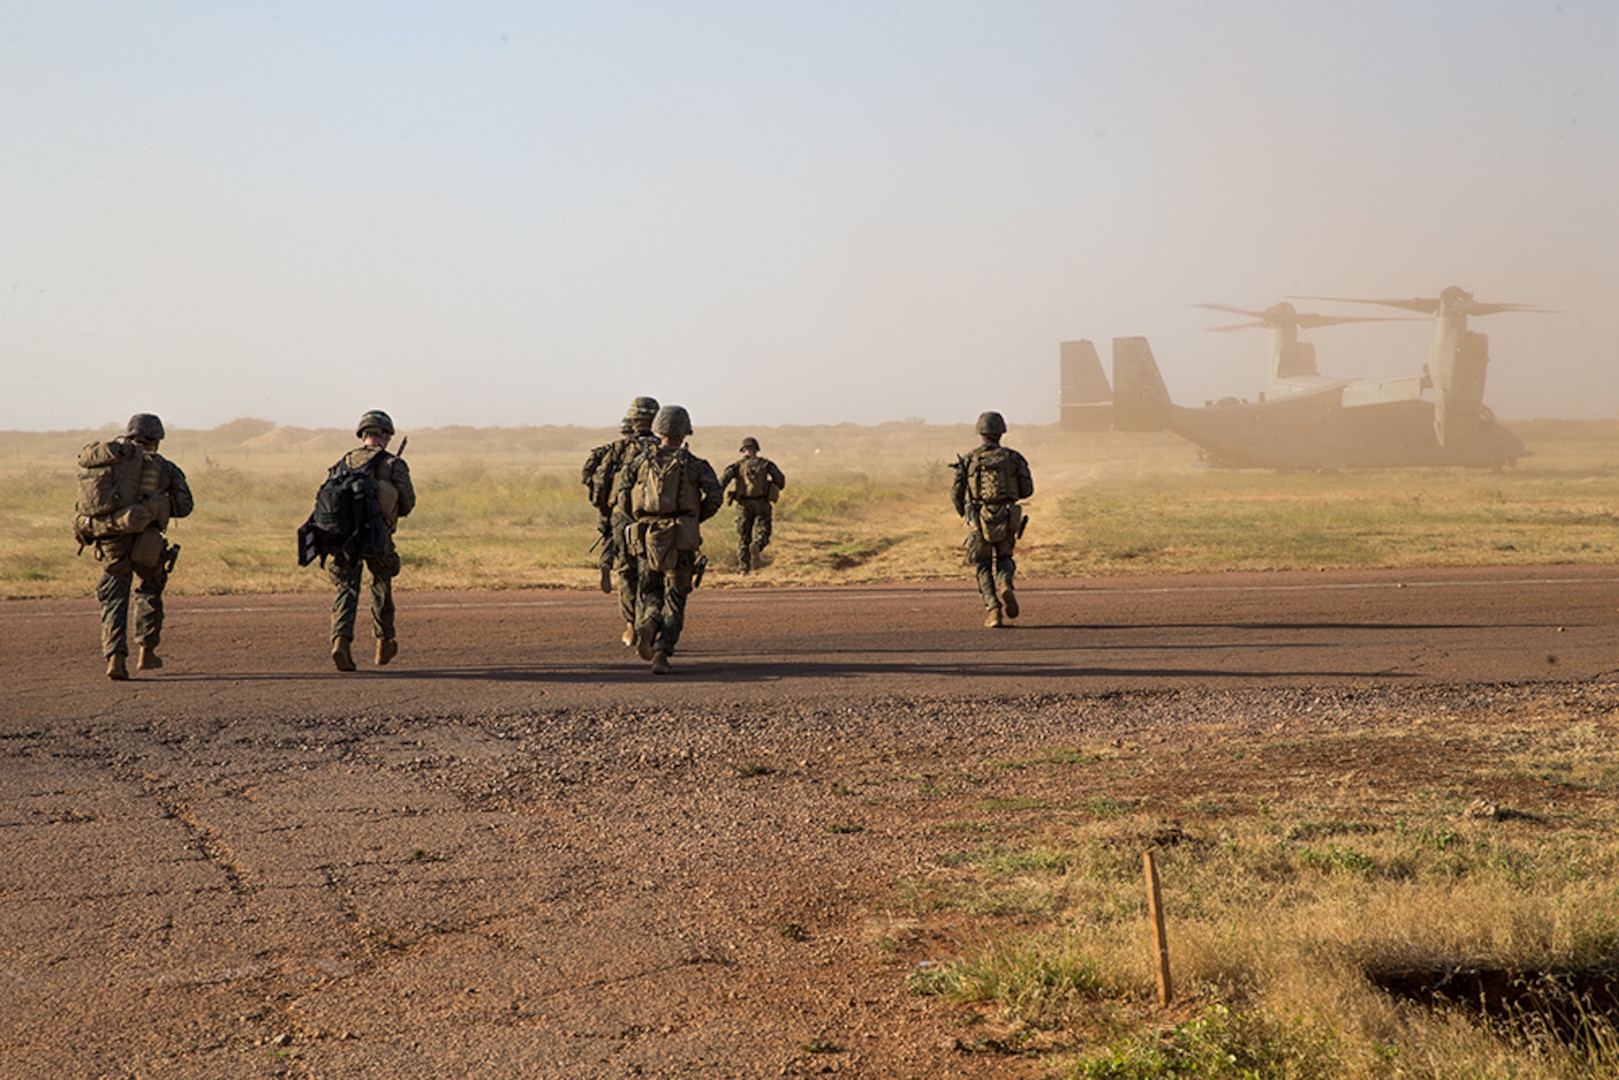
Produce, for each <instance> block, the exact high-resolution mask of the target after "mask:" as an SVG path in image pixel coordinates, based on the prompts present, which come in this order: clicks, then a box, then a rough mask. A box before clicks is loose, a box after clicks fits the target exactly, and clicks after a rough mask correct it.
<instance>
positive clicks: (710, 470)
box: [695, 458, 730, 521]
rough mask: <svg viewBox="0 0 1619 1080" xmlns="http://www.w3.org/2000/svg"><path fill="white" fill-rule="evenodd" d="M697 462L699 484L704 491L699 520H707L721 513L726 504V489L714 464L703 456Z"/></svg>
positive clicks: (698, 515)
mask: <svg viewBox="0 0 1619 1080" xmlns="http://www.w3.org/2000/svg"><path fill="white" fill-rule="evenodd" d="M695 464H696V466H697V486H698V487H699V488H700V489H702V492H703V505H702V508H701V509H699V510H698V511H697V520H698V521H707V520H708V519H709V518H711V517H713V516H714V515H715V514H717V513H719V512H720V507H721V506H723V505H724V504H725V489H724V488H723V487H721V486H720V482H719V478H718V477H716V476H715V475H714V466H712V465H710V464H709V463H708V462H706V461H704V460H703V459H702V458H698V459H697V461H696V462H695ZM726 472H727V473H729V472H730V470H729V469H727V470H726Z"/></svg>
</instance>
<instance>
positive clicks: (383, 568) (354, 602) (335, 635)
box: [326, 411, 416, 671]
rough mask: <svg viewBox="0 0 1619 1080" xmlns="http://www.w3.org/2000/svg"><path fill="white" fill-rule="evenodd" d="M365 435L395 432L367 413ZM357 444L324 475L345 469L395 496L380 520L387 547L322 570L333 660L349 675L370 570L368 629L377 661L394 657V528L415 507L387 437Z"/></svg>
mask: <svg viewBox="0 0 1619 1080" xmlns="http://www.w3.org/2000/svg"><path fill="white" fill-rule="evenodd" d="M368 432H381V433H383V434H385V435H387V436H390V437H391V436H392V435H393V433H394V427H393V421H392V420H391V419H389V417H388V414H387V413H385V412H380V411H372V412H368V413H366V414H365V415H364V416H362V417H361V418H360V425H359V430H358V431H356V432H355V434H356V435H357V436H359V437H361V438H365V437H366V435H367V433H368ZM374 441H375V439H374V438H373V439H372V440H369V441H368V445H364V446H358V447H356V448H355V449H353V450H350V451H349V452H348V453H346V454H344V455H343V456H342V458H340V459H339V460H338V462H337V464H335V465H333V466H332V467H331V469H330V470H329V471H328V473H327V475H328V476H330V475H333V474H335V473H337V472H339V471H341V470H342V469H344V468H348V469H353V470H357V471H362V472H364V473H366V474H367V475H368V476H370V477H371V478H372V479H373V480H376V481H377V482H378V484H391V485H393V487H394V489H395V491H396V492H397V494H398V498H397V501H396V502H395V503H394V506H393V510H392V512H391V513H390V512H389V510H388V506H387V504H386V502H385V503H384V506H383V520H384V521H385V522H386V524H387V526H388V547H387V550H386V551H382V552H379V553H377V554H374V555H363V556H362V555H360V554H358V553H357V552H341V553H339V554H337V555H334V556H332V560H331V563H330V564H329V565H328V566H327V568H326V572H327V574H328V575H329V576H330V578H331V581H332V584H333V585H334V586H335V587H336V588H337V595H336V597H334V598H333V600H332V660H333V662H335V663H336V664H337V667H338V670H340V671H353V670H354V661H353V658H352V657H351V655H350V653H349V645H350V643H351V642H353V640H354V623H355V620H356V618H357V617H358V615H359V610H360V582H361V577H362V574H363V571H364V570H366V569H369V570H370V571H371V590H370V591H371V629H372V631H373V632H374V633H375V635H376V638H377V657H376V659H377V663H378V664H386V663H388V661H390V660H392V659H393V658H394V656H395V655H396V654H397V653H398V643H397V638H398V635H397V634H396V633H395V630H394V591H393V579H394V578H395V577H397V576H398V575H399V552H398V551H397V550H395V548H394V543H393V534H394V530H395V529H396V528H397V527H398V525H399V519H400V518H402V517H407V516H409V514H410V512H411V511H412V510H414V509H416V489H415V487H414V486H413V485H412V484H411V482H410V466H409V465H406V464H405V459H404V458H401V457H396V456H395V455H393V454H390V453H388V451H387V439H383V440H382V445H370V444H369V442H374Z"/></svg>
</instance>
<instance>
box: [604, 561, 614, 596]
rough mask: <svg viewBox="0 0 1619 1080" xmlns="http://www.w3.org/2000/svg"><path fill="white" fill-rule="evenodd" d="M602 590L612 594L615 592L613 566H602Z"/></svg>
mask: <svg viewBox="0 0 1619 1080" xmlns="http://www.w3.org/2000/svg"><path fill="white" fill-rule="evenodd" d="M602 592H604V593H607V594H608V595H612V592H613V568H612V567H611V566H604V567H602Z"/></svg>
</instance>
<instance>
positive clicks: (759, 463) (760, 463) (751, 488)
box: [736, 456, 770, 499]
mask: <svg viewBox="0 0 1619 1080" xmlns="http://www.w3.org/2000/svg"><path fill="white" fill-rule="evenodd" d="M736 494H737V498H739V499H758V498H762V497H764V496H766V495H769V494H770V462H768V461H766V460H765V459H764V458H762V457H757V456H755V457H745V458H743V459H742V460H741V461H738V462H737V463H736Z"/></svg>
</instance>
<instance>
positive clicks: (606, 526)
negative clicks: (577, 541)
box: [586, 518, 613, 555]
mask: <svg viewBox="0 0 1619 1080" xmlns="http://www.w3.org/2000/svg"><path fill="white" fill-rule="evenodd" d="M603 543H605V544H606V545H607V549H606V550H607V554H609V555H611V554H612V553H613V526H612V525H611V524H610V523H609V522H608V521H607V520H606V519H605V518H604V519H602V520H599V521H597V522H596V542H595V543H594V544H591V545H590V547H589V548H587V549H586V554H588V553H589V552H592V551H595V550H596V549H597V548H599V547H601V545H602V544H603Z"/></svg>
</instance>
